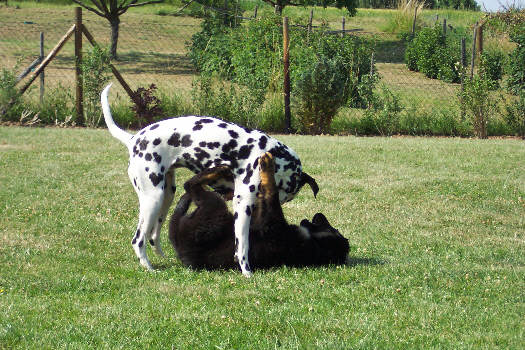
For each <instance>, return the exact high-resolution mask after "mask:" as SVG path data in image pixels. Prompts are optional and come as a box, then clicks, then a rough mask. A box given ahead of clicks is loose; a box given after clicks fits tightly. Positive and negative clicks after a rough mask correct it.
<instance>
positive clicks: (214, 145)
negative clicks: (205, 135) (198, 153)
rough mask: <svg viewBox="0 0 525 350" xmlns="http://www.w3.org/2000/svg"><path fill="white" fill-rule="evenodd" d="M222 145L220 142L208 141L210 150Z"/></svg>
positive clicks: (207, 144)
mask: <svg viewBox="0 0 525 350" xmlns="http://www.w3.org/2000/svg"><path fill="white" fill-rule="evenodd" d="M201 143H202V142H201ZM220 146H221V144H220V142H208V143H206V147H207V148H209V149H210V150H214V149H215V148H219V147H220ZM201 147H204V146H201Z"/></svg>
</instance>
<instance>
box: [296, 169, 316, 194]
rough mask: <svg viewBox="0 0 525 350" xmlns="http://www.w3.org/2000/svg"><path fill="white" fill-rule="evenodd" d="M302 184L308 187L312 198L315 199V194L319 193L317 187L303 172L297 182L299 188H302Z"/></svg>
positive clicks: (312, 179)
mask: <svg viewBox="0 0 525 350" xmlns="http://www.w3.org/2000/svg"><path fill="white" fill-rule="evenodd" d="M304 184H308V185H310V188H311V189H312V191H313V193H314V197H316V198H317V192H319V186H317V182H315V180H314V178H313V177H311V176H310V175H308V174H307V173H305V172H304V171H303V172H302V173H301V179H300V180H299V188H301V187H303V186H304Z"/></svg>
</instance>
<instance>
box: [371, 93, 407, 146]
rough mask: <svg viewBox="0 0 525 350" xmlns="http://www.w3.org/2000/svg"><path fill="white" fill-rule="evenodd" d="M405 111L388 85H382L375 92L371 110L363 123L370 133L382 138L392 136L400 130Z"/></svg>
mask: <svg viewBox="0 0 525 350" xmlns="http://www.w3.org/2000/svg"><path fill="white" fill-rule="evenodd" d="M402 111H403V106H402V105H401V102H400V99H399V96H398V95H396V94H394V93H393V92H392V91H391V90H390V89H389V88H388V87H386V85H381V86H380V87H379V91H378V92H375V93H374V95H373V97H372V99H371V101H370V106H369V108H368V109H367V110H366V111H365V115H364V118H363V119H364V120H363V122H364V123H365V124H366V125H368V127H367V129H368V131H373V132H372V133H373V134H377V133H378V134H379V135H381V136H390V135H393V134H394V133H396V132H397V131H398V130H399V119H400V114H401V112H402Z"/></svg>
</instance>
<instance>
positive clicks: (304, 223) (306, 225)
mask: <svg viewBox="0 0 525 350" xmlns="http://www.w3.org/2000/svg"><path fill="white" fill-rule="evenodd" d="M299 225H300V226H301V227H304V228H306V229H308V230H312V226H313V225H312V223H311V222H310V221H308V220H306V219H303V220H301V223H300V224H299Z"/></svg>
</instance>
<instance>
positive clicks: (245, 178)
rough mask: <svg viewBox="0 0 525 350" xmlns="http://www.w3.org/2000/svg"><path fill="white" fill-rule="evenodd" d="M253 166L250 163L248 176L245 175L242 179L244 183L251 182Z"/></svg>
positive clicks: (247, 171)
mask: <svg viewBox="0 0 525 350" xmlns="http://www.w3.org/2000/svg"><path fill="white" fill-rule="evenodd" d="M251 167H252V165H251V164H248V167H247V168H246V176H245V177H244V179H242V183H243V184H245V185H247V184H249V183H250V180H251V178H252V175H253V170H252V169H251Z"/></svg>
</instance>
